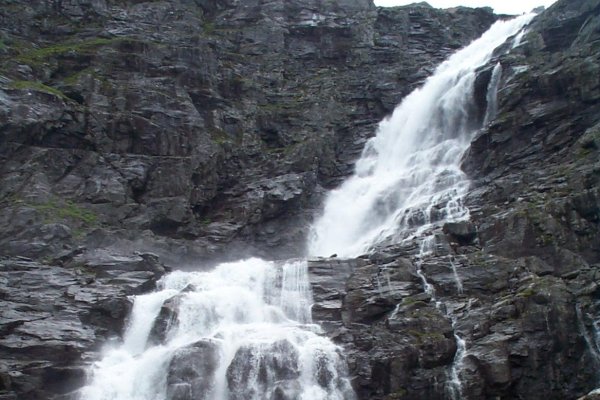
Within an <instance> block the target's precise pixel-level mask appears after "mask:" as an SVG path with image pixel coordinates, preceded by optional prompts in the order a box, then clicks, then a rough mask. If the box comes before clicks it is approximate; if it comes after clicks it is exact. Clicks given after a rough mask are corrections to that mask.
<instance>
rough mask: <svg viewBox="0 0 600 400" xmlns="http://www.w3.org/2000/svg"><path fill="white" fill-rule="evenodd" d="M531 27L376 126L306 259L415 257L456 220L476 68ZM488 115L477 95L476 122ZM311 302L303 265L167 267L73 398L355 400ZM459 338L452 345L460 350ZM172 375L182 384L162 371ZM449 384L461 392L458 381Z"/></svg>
mask: <svg viewBox="0 0 600 400" xmlns="http://www.w3.org/2000/svg"><path fill="white" fill-rule="evenodd" d="M530 19H531V16H523V17H519V18H517V19H516V20H513V21H508V22H501V23H497V24H495V25H494V27H492V28H491V29H490V31H488V32H487V33H486V34H484V36H483V37H482V38H481V39H479V40H477V41H475V42H474V43H473V44H471V45H470V46H469V47H467V48H465V49H464V50H461V51H460V52H458V53H457V54H455V55H454V56H452V57H451V58H450V59H449V60H448V61H447V62H445V63H444V64H442V65H441V66H440V67H439V68H438V69H437V70H436V73H435V75H434V76H432V77H431V78H430V79H428V81H427V83H426V84H425V86H424V87H423V88H421V89H419V90H416V91H415V92H413V93H412V94H411V95H409V96H408V97H407V98H406V99H405V100H404V101H403V103H402V104H401V105H400V106H399V107H398V108H397V109H396V110H395V111H394V113H393V115H392V117H391V118H390V119H387V120H385V121H383V122H382V123H381V124H380V126H379V130H378V133H377V135H376V136H375V137H374V138H373V139H372V140H370V141H369V142H368V144H367V146H366V147H365V150H364V152H363V155H362V157H361V159H360V160H359V161H358V163H357V166H356V173H355V175H354V176H353V177H351V178H350V179H349V180H348V181H347V182H346V183H344V184H343V185H342V186H341V187H340V189H338V190H336V191H334V192H332V193H331V194H330V196H329V197H328V199H327V202H326V204H325V210H324V214H323V216H322V218H321V219H319V220H318V221H317V222H316V224H315V225H314V227H313V230H312V234H311V237H310V246H309V247H310V254H312V255H330V254H333V253H337V254H339V255H340V256H352V255H358V254H361V253H364V252H366V251H368V250H369V249H370V248H371V247H372V246H374V245H375V244H378V243H382V242H385V241H402V240H406V239H409V238H411V237H413V236H421V244H422V248H421V250H422V253H426V252H430V251H431V249H430V248H429V247H430V245H432V244H433V236H431V234H430V231H431V229H432V228H434V227H435V226H437V225H439V224H441V223H443V222H446V221H452V220H460V219H464V218H467V217H468V210H467V209H466V208H465V207H464V206H463V204H462V197H463V196H464V194H465V193H466V190H467V188H468V181H467V179H466V178H465V176H464V174H463V173H462V172H461V171H460V168H459V161H460V158H461V156H462V155H463V153H464V151H465V150H466V149H467V147H468V145H469V142H470V141H471V139H472V137H473V135H474V133H475V132H476V130H477V129H478V128H479V126H480V125H481V122H480V121H477V118H473V115H472V114H473V113H472V112H473V100H472V91H473V83H474V80H475V70H476V69H477V68H478V67H479V66H481V65H483V64H485V63H486V62H487V61H488V60H489V58H490V56H491V54H492V52H493V50H494V49H495V48H496V47H497V46H499V45H500V44H502V43H503V42H504V41H505V40H506V39H507V38H508V37H509V36H510V35H513V34H515V33H517V31H518V30H519V29H520V28H521V27H522V26H523V25H524V24H525V23H526V22H528V21H529V20H530ZM500 73H501V69H500V67H499V66H498V67H497V68H496V69H494V73H493V77H492V80H491V82H490V88H489V89H490V90H497V82H498V81H499V77H500V75H499V74H500ZM494 82H495V83H494ZM493 96H494V99H495V93H494V94H493ZM493 107H494V105H493V104H492V103H490V101H489V99H488V110H486V113H485V114H486V118H489V117H490V116H492V114H493V112H494V109H493ZM454 271H455V273H456V279H457V288H458V289H459V290H460V289H461V288H462V283H461V282H460V279H459V277H458V273H457V272H456V269H455V270H454ZM418 272H419V274H420V276H421V278H422V279H423V285H424V288H425V290H426V291H428V292H430V294H432V296H434V293H435V292H434V288H433V286H432V285H430V284H429V283H428V282H427V279H426V277H425V275H424V274H423V272H422V271H421V270H420V269H419V271H418ZM311 303H312V299H311V294H310V290H309V284H308V277H307V267H306V262H305V261H290V262H287V263H283V264H277V263H273V262H267V261H263V260H259V259H248V260H243V261H239V262H235V263H226V264H221V265H219V266H217V267H216V268H215V269H214V270H213V271H209V272H181V271H176V272H173V273H171V274H169V275H167V276H165V277H164V278H163V279H162V280H161V281H160V285H159V290H157V291H156V292H154V293H150V294H147V295H141V296H136V297H135V299H134V307H133V310H132V313H131V316H130V324H129V326H128V328H127V330H126V333H125V335H124V338H123V342H122V343H121V344H120V345H118V346H116V347H114V348H111V349H107V350H106V351H105V354H104V357H103V359H102V360H101V361H99V362H97V363H95V364H94V366H93V368H92V370H91V371H90V383H89V385H88V386H87V387H85V388H83V389H82V392H81V397H80V398H81V399H82V400H172V399H173V400H176V399H178V398H194V399H197V400H270V399H274V398H277V399H280V398H284V399H289V400H291V399H294V400H349V399H353V398H354V397H355V396H354V393H353V392H352V390H351V388H350V385H349V382H348V380H347V379H346V378H345V373H346V369H345V362H344V359H343V357H342V354H341V350H340V348H338V347H337V346H336V345H334V344H333V343H332V342H331V341H330V340H328V339H327V338H325V337H323V336H320V335H319V327H318V326H316V325H314V324H312V323H311V317H310V306H311ZM167 306H169V307H171V309H172V310H174V314H173V315H172V316H171V319H170V320H169V321H168V323H166V326H167V328H166V332H165V334H164V338H162V339H160V338H158V339H157V338H152V337H151V336H152V334H151V332H152V331H153V326H154V324H155V320H157V319H160V318H159V316H160V315H161V308H163V309H166V307H167ZM162 314H164V313H162ZM161 318H164V315H163V317H161ZM151 339H153V340H151ZM461 340H462V339H460V338H459V337H457V341H459V345H460V341H461ZM462 343H463V347H462V353H461V354H462V355H464V353H465V351H466V350H465V346H464V341H463V342H462ZM186 354H187V355H188V356H190V357H191V359H190V357H188V359H185V356H186ZM462 355H460V356H459V358H462V357H463V356H462ZM213 359H214V360H213ZM182 360H184V361H182ZM203 360H205V361H203ZM211 360H213V361H214V362H211ZM190 362H191V363H192V364H191V365H187V364H186V363H188V364H189V363H190ZM186 365H187V369H185V367H186ZM169 371H172V372H173V373H172V374H171V376H170V374H169ZM182 371H184V376H173V375H174V373H175V372H177V373H179V374H181V373H182ZM459 372H460V367H458V366H457V368H453V369H452V374H451V375H452V376H451V379H452V381H453V382H454V379H458V377H459ZM175 375H177V374H175ZM451 384H454V385H455V386H454V387H456V388H458V389H457V390H458V392H457V393H458V395H460V381H457V382H454V383H451ZM182 393H183V395H182ZM282 393H283V394H284V397H281V395H282Z"/></svg>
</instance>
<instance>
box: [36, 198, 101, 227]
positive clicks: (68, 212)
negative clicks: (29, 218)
mask: <svg viewBox="0 0 600 400" xmlns="http://www.w3.org/2000/svg"><path fill="white" fill-rule="evenodd" d="M31 207H33V208H35V209H36V210H38V211H39V212H41V213H42V214H44V215H45V217H46V219H47V220H48V221H49V222H50V221H59V220H72V221H77V222H81V223H83V224H84V225H88V226H91V225H95V224H96V223H97V221H98V216H97V215H96V214H95V213H93V212H92V211H90V210H87V209H85V208H83V207H80V206H78V205H77V204H75V203H73V202H72V201H65V202H62V203H59V202H56V201H53V200H52V201H49V202H47V203H41V204H32V205H31Z"/></svg>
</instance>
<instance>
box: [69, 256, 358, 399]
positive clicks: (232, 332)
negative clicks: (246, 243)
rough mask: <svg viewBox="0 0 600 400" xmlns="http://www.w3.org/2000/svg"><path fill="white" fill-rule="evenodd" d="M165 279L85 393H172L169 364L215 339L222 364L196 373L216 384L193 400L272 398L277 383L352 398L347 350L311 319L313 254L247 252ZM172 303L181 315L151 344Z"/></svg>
mask: <svg viewBox="0 0 600 400" xmlns="http://www.w3.org/2000/svg"><path fill="white" fill-rule="evenodd" d="M159 284H160V289H159V290H158V291H156V292H154V293H150V294H147V295H141V296H137V297H135V303H134V308H133V311H132V314H131V323H130V325H129V327H128V329H127V332H126V334H125V337H124V340H123V344H122V345H120V346H118V347H116V348H114V349H110V350H108V351H107V352H106V354H105V355H104V358H103V359H102V361H100V362H98V363H96V364H95V365H94V368H93V370H92V371H91V384H90V385H89V386H87V387H85V388H84V389H83V391H82V393H81V399H82V400H83V399H85V400H164V399H169V398H173V396H174V393H175V392H174V390H175V389H176V386H177V385H176V384H175V385H174V384H172V385H171V386H169V382H168V380H167V376H168V373H169V365H170V364H171V362H172V359H173V357H174V356H175V355H176V354H181V352H184V353H185V352H186V351H188V352H189V351H193V350H194V347H193V346H192V345H194V344H197V343H201V344H203V343H208V344H211V345H216V347H217V348H218V368H216V371H212V370H210V368H209V369H207V370H206V371H202V370H200V371H197V373H198V374H199V375H201V376H205V377H206V376H208V380H209V381H210V384H209V385H208V386H205V387H203V389H204V390H203V391H202V392H199V391H198V392H194V396H195V397H194V398H198V399H240V400H241V399H243V400H265V399H270V398H271V397H273V396H275V392H276V390H283V391H285V392H286V393H287V394H288V396H290V397H289V398H290V399H302V400H319V399H322V400H343V399H344V400H345V399H351V398H353V393H352V390H351V389H350V386H349V383H348V381H347V380H346V379H345V378H344V376H343V374H344V373H345V366H344V360H343V357H342V355H341V352H340V349H339V348H338V347H337V346H336V345H334V344H333V343H332V342H331V341H329V340H328V339H327V338H325V337H322V336H320V335H319V327H318V326H316V325H313V324H312V323H311V320H310V305H311V303H312V301H311V295H310V290H309V288H308V278H307V276H306V262H305V261H291V262H287V263H285V264H283V265H277V264H276V263H273V262H267V261H263V260H259V259H248V260H243V261H239V262H235V263H226V264H221V265H219V266H218V267H217V268H216V269H215V270H213V271H210V272H181V271H176V272H173V273H171V274H169V275H167V276H165V277H164V278H163V279H162V280H161V281H160V282H159ZM164 301H167V302H169V301H170V302H171V303H173V302H174V303H175V304H176V309H177V315H176V318H175V321H173V323H172V324H171V325H170V326H169V328H168V330H167V333H166V340H165V341H164V342H163V343H158V344H152V343H151V342H149V334H150V331H151V329H152V326H153V324H154V321H155V319H156V317H157V315H158V314H159V312H160V309H161V306H162V305H163V302H164ZM194 354H195V353H194ZM205 357H210V354H207V355H205ZM265 371H267V372H265ZM211 374H212V375H211ZM184 385H185V384H184ZM185 389H186V390H189V388H188V387H185Z"/></svg>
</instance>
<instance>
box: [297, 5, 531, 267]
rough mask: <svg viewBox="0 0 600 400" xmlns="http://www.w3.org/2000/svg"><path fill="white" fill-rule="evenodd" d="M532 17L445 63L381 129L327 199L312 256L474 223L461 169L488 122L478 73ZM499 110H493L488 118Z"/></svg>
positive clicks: (497, 27)
mask: <svg viewBox="0 0 600 400" xmlns="http://www.w3.org/2000/svg"><path fill="white" fill-rule="evenodd" d="M532 18H533V14H529V15H523V16H521V17H518V18H516V19H513V20H510V21H501V22H497V23H496V24H494V25H493V26H492V27H491V28H490V30H488V31H487V32H486V33H485V34H484V35H483V36H482V37H481V38H479V39H478V40H476V41H474V42H473V43H471V44H470V45H469V46H468V47H466V48H464V49H462V50H460V51H458V52H457V53H455V54H454V55H453V56H452V57H450V58H449V59H448V60H447V61H446V62H444V63H443V64H442V65H440V66H439V67H438V68H437V69H436V71H435V73H434V75H433V76H431V77H430V78H429V79H428V80H427V81H426V83H425V85H424V86H423V87H422V88H419V89H417V90H415V91H414V92H412V93H411V94H410V95H408V96H407V97H406V98H405V99H404V100H403V101H402V103H401V104H400V105H399V106H398V107H397V108H396V109H395V110H394V113H393V114H392V116H391V117H390V118H388V119H386V120H384V121H382V122H381V123H380V124H379V128H378V130H377V134H376V136H375V137H373V138H372V139H371V140H369V141H368V142H367V144H366V146H365V149H364V151H363V153H362V155H361V158H360V159H359V160H358V162H357V163H356V168H355V172H354V175H353V176H352V177H350V178H349V179H348V180H346V181H345V182H344V183H343V184H342V185H341V186H340V188H338V189H337V190H334V191H332V192H331V193H330V194H329V195H328V197H327V199H326V201H325V207H324V212H323V214H322V216H321V217H320V218H319V219H318V220H317V221H316V223H315V224H314V225H313V228H312V231H311V234H310V236H309V246H308V247H309V252H310V254H311V255H313V256H329V255H331V254H334V253H335V254H337V255H338V256H341V257H353V256H358V255H360V254H363V253H366V252H368V251H369V249H371V248H372V247H373V246H374V245H376V244H380V243H383V242H385V241H393V242H398V241H402V240H404V239H407V238H411V237H413V236H415V235H417V236H418V235H421V234H423V233H424V232H427V231H429V230H431V229H432V228H433V227H435V226H436V225H439V224H441V223H443V222H448V221H456V220H461V219H465V218H468V216H469V212H468V209H467V208H466V207H464V205H463V202H462V199H463V197H464V195H465V194H466V191H467V189H468V186H469V183H468V180H467V178H466V176H465V175H464V173H463V172H462V171H461V169H460V165H459V164H460V160H461V157H462V155H463V154H464V152H465V151H466V150H467V148H468V147H469V143H470V142H471V139H472V138H473V136H474V135H475V133H476V132H477V131H478V129H480V128H481V126H482V123H483V121H480V120H478V119H477V117H476V115H478V112H476V110H477V105H476V104H475V100H474V96H473V91H474V82H475V78H476V75H477V69H478V68H479V67H481V66H483V65H485V64H486V63H487V62H488V61H489V59H490V57H491V56H492V53H493V51H494V49H496V48H497V47H498V46H500V45H501V44H503V43H504V42H505V41H506V40H507V38H509V37H510V36H512V35H514V34H516V33H517V32H518V31H519V30H520V29H521V28H522V27H523V26H524V25H525V24H527V23H528V22H529V21H530V20H531V19H532ZM500 72H501V69H500V67H499V66H498V67H497V68H495V69H494V75H495V76H494V77H493V79H492V81H491V82H490V85H492V86H493V87H494V88H497V83H498V82H499V78H500ZM493 97H494V100H495V93H494V94H493ZM494 107H495V106H494V104H491V105H490V107H489V108H490V110H488V111H489V115H491V114H492V112H493V108H494Z"/></svg>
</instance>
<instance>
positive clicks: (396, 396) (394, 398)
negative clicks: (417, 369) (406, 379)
mask: <svg viewBox="0 0 600 400" xmlns="http://www.w3.org/2000/svg"><path fill="white" fill-rule="evenodd" d="M407 393H408V392H407V391H406V389H404V388H399V389H398V390H396V391H395V392H394V393H390V394H388V395H387V396H386V397H385V399H386V400H400V399H403V398H404V396H406V394H407Z"/></svg>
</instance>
